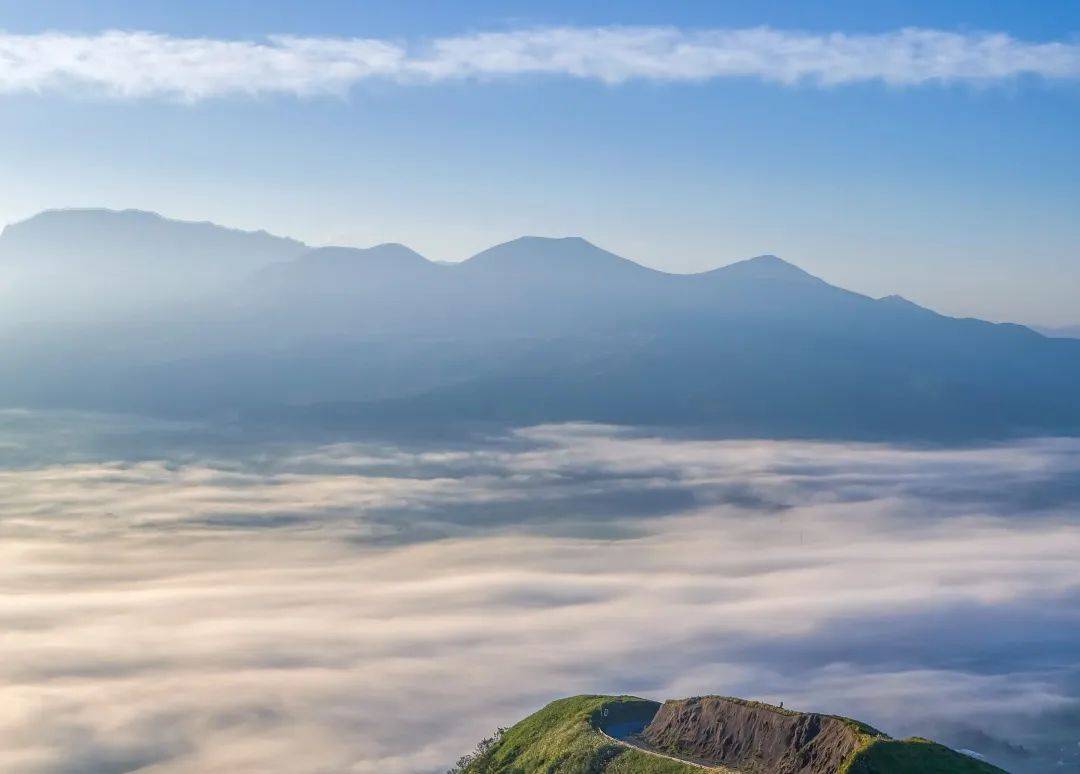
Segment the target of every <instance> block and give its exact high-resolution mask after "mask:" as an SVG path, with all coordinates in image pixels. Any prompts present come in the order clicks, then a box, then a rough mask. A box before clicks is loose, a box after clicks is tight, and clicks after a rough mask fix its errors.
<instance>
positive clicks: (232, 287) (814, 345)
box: [0, 211, 1080, 440]
mask: <svg viewBox="0 0 1080 774" xmlns="http://www.w3.org/2000/svg"><path fill="white" fill-rule="evenodd" d="M31 225H32V226H33V227H32V228H31ZM28 234H30V235H31V236H32V238H30V236H27V235H28ZM35 262H39V263H43V264H47V265H50V266H56V267H60V269H59V271H60V272H61V273H62V274H63V275H64V282H66V283H69V284H70V283H74V284H78V283H81V282H84V281H90V279H92V278H93V277H95V276H98V275H100V274H101V272H103V271H105V268H103V267H107V270H108V272H109V273H110V276H116V277H118V279H117V282H118V284H119V285H120V287H119V288H118V289H117V290H116V293H117V295H123V296H125V297H126V296H128V295H130V290H131V288H130V287H129V285H128V284H126V283H125V282H124V281H123V277H124V273H125V272H127V273H129V274H130V275H131V276H133V277H138V281H137V282H133V283H131V284H132V285H134V286H135V287H138V288H139V292H140V293H142V294H145V297H146V298H153V299H154V303H153V304H147V305H144V306H143V307H142V308H141V309H139V310H138V311H137V312H132V311H131V307H130V304H128V303H121V302H120V301H117V302H115V303H113V302H111V301H110V292H111V291H109V290H108V288H107V287H103V286H101V285H100V284H99V285H98V286H97V287H98V291H97V292H98V296H99V298H98V299H97V301H98V303H96V304H94V305H92V306H91V307H87V308H83V307H80V306H79V305H78V304H75V303H73V302H72V301H71V300H70V298H68V297H66V296H65V295H64V294H63V293H58V294H57V296H56V298H55V299H53V300H52V301H51V302H50V300H49V299H48V298H44V299H41V300H39V301H37V303H39V304H41V305H43V306H44V307H46V308H43V309H38V310H37V311H36V313H35V314H31V315H28V316H26V317H24V318H18V316H17V315H16V316H15V317H12V315H10V314H9V315H6V316H5V317H4V322H5V327H4V328H3V329H0V331H2V336H0V347H2V348H3V352H4V356H5V360H6V362H8V363H9V364H11V365H12V368H10V369H8V372H7V374H6V375H4V376H3V377H0V402H2V403H3V404H4V405H49V406H64V407H71V408H92V409H98V410H101V409H104V410H125V411H143V412H154V413H168V414H183V415H192V414H194V415H209V414H223V413H225V414H228V415H233V416H241V417H243V418H245V419H246V420H247V421H255V422H259V423H264V424H270V425H278V426H280V425H287V426H289V427H308V426H318V427H322V428H327V429H335V428H340V429H346V430H350V431H351V430H355V429H357V428H362V429H367V430H370V431H373V432H374V431H391V432H392V431H394V430H395V429H403V428H414V429H415V428H428V429H431V428H445V427H449V426H455V425H468V424H470V423H477V422H479V423H484V422H499V423H512V424H524V423H535V422H549V421H566V420H587V421H598V422H613V423H624V424H654V425H675V426H683V427H693V428H696V429H701V430H703V431H706V432H711V433H715V434H720V435H730V436H753V437H822V438H854V439H869V438H881V439H885V438H888V439H912V440H967V439H975V438H999V437H1007V436H1015V435H1024V434H1046V433H1056V434H1074V433H1077V432H1080V400H1078V399H1077V397H1076V396H1077V395H1080V341H1078V340H1075V339H1068V338H1050V337H1045V336H1042V335H1040V334H1038V333H1035V332H1033V331H1031V330H1029V329H1028V328H1025V327H1022V326H1018V325H1009V324H992V323H988V322H983V321H980V320H973V319H956V318H951V317H946V316H943V315H939V314H937V313H935V312H933V311H931V310H928V309H925V308H923V307H920V306H918V305H916V304H914V303H912V302H910V301H907V300H905V299H903V298H901V297H899V296H889V297H886V298H883V299H874V298H870V297H867V296H864V295H861V294H859V293H854V292H851V291H848V290H844V289H842V288H838V287H835V286H833V285H830V284H829V283H827V282H825V281H824V280H822V279H819V278H817V277H814V276H812V275H810V274H808V273H806V272H805V271H803V270H801V269H799V268H798V267H796V266H793V265H792V264H790V263H787V262H785V261H783V260H781V259H780V258H777V257H775V256H768V255H766V256H759V257H757V258H752V259H749V260H746V261H741V262H739V263H735V264H732V265H729V266H724V267H721V268H718V269H715V270H713V271H709V272H704V273H700V274H693V275H680V274H668V273H664V272H660V271H656V270H653V269H650V268H647V267H644V266H641V265H639V264H637V263H634V262H633V261H630V260H627V259H625V258H622V257H620V256H617V255H615V254H613V253H610V252H608V251H606V250H603V249H601V248H599V247H596V246H595V245H592V244H590V243H589V242H587V241H585V240H583V239H580V238H567V239H547V238H540V237H523V238H521V239H517V240H514V241H511V242H507V243H505V244H502V245H497V246H495V247H492V248H490V249H488V250H485V251H483V252H481V253H479V254H478V255H476V256H473V257H472V258H470V259H468V260H466V261H463V262H461V263H459V264H444V263H437V262H433V261H429V260H427V259H426V258H424V257H423V256H421V255H419V254H418V253H416V252H415V251H413V250H411V249H409V248H407V247H405V246H403V245H398V244H385V245H379V246H376V247H372V248H368V249H357V248H345V247H327V248H314V249H311V248H307V247H306V246H304V245H301V244H299V243H296V242H293V241H291V240H281V239H278V238H276V237H271V236H269V235H267V234H265V233H262V232H254V233H251V232H235V231H231V230H227V229H221V228H219V227H216V226H211V225H209V224H190V223H181V222H177V221H168V220H165V219H163V218H160V217H159V216H155V215H149V214H146V213H130V212H125V213H112V212H108V211H79V212H64V211H59V212H53V213H49V214H48V215H47V216H46V215H42V216H38V217H37V218H35V219H32V220H31V221H28V222H27V223H24V224H19V225H16V226H11V227H9V228H8V229H7V230H5V232H4V234H3V236H2V237H0V276H3V272H4V271H5V268H10V267H15V266H25V265H26V264H27V263H31V264H32V263H35ZM208 267H210V268H208ZM192 275H197V276H199V277H200V278H202V279H200V281H199V282H189V281H187V280H186V278H187V277H189V276H192ZM206 277H210V278H211V279H212V282H209V283H207V282H206V281H205V278H206ZM88 278H89V279H88ZM208 284H209V285H210V286H209V287H207V285H208ZM16 287H17V285H16ZM50 304H51V305H50ZM8 306H9V307H10V306H11V305H8ZM32 320H36V321H38V322H34V323H33V324H31V321H32ZM41 320H46V321H48V322H41Z"/></svg>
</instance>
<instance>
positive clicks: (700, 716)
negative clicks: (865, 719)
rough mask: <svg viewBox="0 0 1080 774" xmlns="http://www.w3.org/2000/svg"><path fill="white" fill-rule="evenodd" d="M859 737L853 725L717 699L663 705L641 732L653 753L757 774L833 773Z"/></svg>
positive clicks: (712, 697)
mask: <svg viewBox="0 0 1080 774" xmlns="http://www.w3.org/2000/svg"><path fill="white" fill-rule="evenodd" d="M866 732H867V733H871V734H873V733H875V732H874V731H873V730H872V729H869V728H867V729H866ZM861 736H862V733H861V730H860V727H859V726H858V725H857V724H855V723H854V722H853V721H848V720H845V719H842V718H837V717H833V716H831V715H819V714H817V713H801V712H790V711H786V710H782V709H779V708H777V707H772V706H769V705H766V704H759V703H756V702H749V701H744V700H741V699H732V698H727V697H722V696H702V697H695V698H691V699H678V700H672V701H667V702H664V704H663V706H662V707H661V708H660V710H659V711H658V712H657V713H656V715H655V716H654V717H653V719H652V721H651V722H650V723H649V724H648V725H647V726H646V727H645V728H644V730H643V731H642V732H641V738H642V739H643V740H644V741H645V742H646V743H647V744H648V745H650V746H651V747H653V748H655V749H657V750H663V751H666V752H670V753H673V754H678V755H680V756H683V757H686V758H689V759H692V760H696V761H700V762H702V763H706V764H712V765H721V766H729V767H732V768H735V769H737V770H739V771H742V772H761V773H762V774H764V773H765V772H769V773H770V774H833V772H836V771H838V770H839V769H840V766H841V764H843V762H844V761H845V760H846V759H847V758H848V757H849V756H851V755H852V754H853V753H854V752H855V751H856V750H857V749H858V747H859V746H860V744H861Z"/></svg>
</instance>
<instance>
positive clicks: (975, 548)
mask: <svg viewBox="0 0 1080 774" xmlns="http://www.w3.org/2000/svg"><path fill="white" fill-rule="evenodd" d="M68 424H73V422H70V421H69V422H68ZM1078 467H1080V445H1078V444H1077V442H1076V441H1074V440H1047V441H1032V442H1027V443H1023V444H1014V445H1002V446H994V447H987V448H968V449H953V450H945V449H899V448H894V447H889V446H883V445H843V444H826V443H805V442H754V441H735V442H717V441H701V440H697V441H691V440H679V439H672V438H666V439H664V438H652V437H645V436H642V435H640V434H637V433H634V432H632V431H627V430H616V429H613V428H604V427H595V426H546V427H539V428H532V429H528V430H524V431H521V432H519V433H518V434H516V436H515V438H512V439H505V438H504V439H495V441H493V442H492V443H491V444H487V445H482V446H478V447H469V446H459V447H455V448H453V449H445V450H444V449H437V448H436V449H419V450H418V449H412V450H410V449H405V448H395V447H391V446H383V445H378V444H339V445H334V446H325V447H316V448H291V449H287V450H284V451H283V452H282V453H281V455H280V456H277V457H275V456H274V450H273V449H270V448H262V447H261V448H260V450H259V451H258V453H257V454H256V455H255V459H254V461H253V460H251V459H247V460H245V459H244V458H243V456H242V455H241V456H240V457H239V458H232V459H225V460H222V459H218V458H217V457H216V456H214V455H209V456H206V457H202V458H190V457H189V455H187V454H181V455H178V456H177V457H170V456H168V455H163V459H162V460H149V461H142V462H124V461H113V462H100V461H94V460H91V459H83V460H82V461H81V462H78V463H70V464H50V465H46V466H33V465H30V466H20V467H18V468H9V469H6V470H0V503H2V504H3V505H2V508H0V589H2V590H3V591H4V592H5V593H4V594H0V631H3V632H4V636H3V637H2V638H0V770H4V771H7V770H17V771H26V772H49V771H70V770H76V769H77V770H80V771H128V770H134V769H139V768H140V767H144V769H145V770H148V771H155V772H170V771H176V772H180V771H206V770H210V771H217V770H228V771H265V772H270V771H289V772H305V771H353V772H376V771H378V772H403V773H405V772H435V771H442V770H445V766H446V764H447V763H449V762H450V761H452V760H454V759H455V758H456V757H457V755H459V754H461V753H462V752H464V751H466V750H467V749H469V748H470V747H471V746H472V744H473V743H474V742H475V741H476V739H477V738H479V737H480V736H481V735H483V734H484V733H486V732H488V731H490V730H491V729H492V728H494V727H495V726H496V725H499V724H505V723H507V722H510V721H512V720H514V719H516V718H517V717H520V716H521V715H523V714H524V713H526V712H528V711H530V710H531V709H534V708H535V707H536V706H537V705H539V704H540V703H542V702H544V701H546V700H547V699H550V698H552V697H554V696H557V695H559V694H567V693H575V692H594V691H595V692H623V691H625V692H631V693H639V694H646V695H650V696H654V697H658V698H660V697H665V696H680V695H688V694H699V693H704V692H722V693H733V694H745V695H750V696H757V697H761V698H767V699H777V698H783V699H786V700H787V702H788V703H789V704H791V705H794V706H799V707H812V708H814V709H821V710H825V711H833V712H845V713H848V714H855V715H859V716H862V717H863V718H864V719H866V720H868V721H871V722H874V723H876V724H879V725H881V726H883V727H884V728H885V729H886V730H888V731H894V730H896V731H909V730H910V731H921V732H923V733H931V732H933V731H934V729H935V726H933V721H934V720H948V719H951V718H971V717H977V718H978V722H979V723H980V724H981V726H982V727H986V728H990V729H993V728H995V727H996V728H999V729H1006V730H1007V731H1008V733H1009V735H1010V738H1015V737H1014V736H1013V735H1019V734H1020V733H1021V732H1020V730H1019V729H1020V721H1021V720H1023V718H1024V717H1026V716H1030V715H1034V714H1038V713H1040V712H1054V711H1057V710H1060V709H1061V708H1067V707H1069V706H1075V687H1074V686H1070V684H1069V682H1068V679H1067V672H1068V669H1069V667H1071V665H1073V664H1074V662H1075V659H1073V658H1072V656H1071V655H1070V654H1073V653H1075V651H1076V646H1077V644H1078V643H1080V633H1078V632H1076V631H1075V627H1071V626H1068V625H1066V623H1067V622H1070V621H1074V620H1075V616H1076V614H1077V609H1078V607H1077V606H1078V605H1080V585H1078V584H1080V572H1078V560H1077V557H1078V556H1080V532H1078V531H1077V529H1076V526H1077V518H1078V517H1077V511H1076V507H1075V506H1076V502H1077V497H1080V491H1077V489H1076V487H1075V481H1076V480H1077V470H1078ZM665 481H666V482H667V485H671V483H672V482H674V483H676V484H678V485H679V486H683V487H688V488H690V489H692V490H693V491H694V492H695V494H696V498H695V499H694V500H693V501H692V502H687V501H683V500H676V501H675V502H676V504H681V505H679V507H678V510H677V512H675V513H668V514H667V515H665V516H663V517H662V518H654V517H652V515H651V514H644V515H643V514H640V513H638V514H634V515H632V516H627V515H625V513H624V511H623V509H624V508H627V507H628V503H630V502H631V501H632V500H636V499H640V498H641V497H642V496H643V495H642V493H643V492H646V491H649V490H657V489H661V490H662V489H663V488H664V486H665ZM735 483H738V484H740V485H744V486H746V487H748V488H749V489H750V490H752V491H753V492H755V493H756V494H757V499H759V500H761V501H763V502H784V503H786V504H787V507H784V508H782V509H772V508H769V507H765V508H760V509H759V508H757V507H756V506H754V505H752V503H753V502H754V498H752V497H748V496H747V494H746V493H745V492H736V493H735V496H734V497H733V498H729V497H728V494H731V491H730V490H729V489H728V488H727V487H729V486H730V485H732V484H735ZM598 492H603V493H607V494H609V495H613V496H614V495H616V494H618V493H620V492H622V493H630V495H631V497H630V498H629V499H628V498H625V497H623V498H615V499H613V500H612V501H611V502H610V503H609V506H610V507H609V508H608V510H606V511H603V512H602V513H600V512H596V511H594V512H593V514H592V517H594V518H603V519H604V520H606V522H607V523H608V524H610V525H616V524H619V525H624V526H625V525H629V526H631V527H633V528H634V529H635V531H634V533H633V534H632V535H631V538H630V539H626V536H625V535H622V536H616V537H615V538H614V539H607V538H605V537H603V536H600V537H598V536H597V535H595V534H594V535H584V536H583V535H580V534H573V533H571V534H566V533H565V532H562V531H560V529H558V528H556V529H552V530H546V531H545V530H542V529H540V527H542V526H544V527H553V526H554V527H559V525H560V519H565V517H566V516H567V515H568V516H569V517H571V519H572V520H573V522H574V523H577V522H578V521H579V517H578V515H577V514H578V513H579V510H580V508H581V507H582V506H581V503H582V502H584V501H585V500H587V499H588V498H589V497H592V496H595V495H596V493H598ZM1031 492H1038V493H1051V494H1054V493H1055V492H1056V494H1054V496H1052V497H1049V498H1045V499H1037V500H1032V501H1030V502H1029V497H1028V494H1025V493H1031ZM545 503H546V504H545ZM748 503H751V504H748ZM469 505H472V506H474V507H481V506H489V505H494V506H496V510H497V511H498V512H499V513H500V514H501V517H500V519H499V520H498V521H495V522H485V523H483V524H479V525H478V524H475V523H467V522H466V521H463V520H465V519H467V518H471V517H472V516H474V515H475V512H464V513H463V512H459V511H458V510H456V509H458V508H461V507H465V506H469ZM529 507H531V508H534V509H536V508H541V509H543V514H542V517H538V516H535V514H534V515H533V516H532V517H527V516H526V515H524V514H525V511H526V508H529ZM274 513H278V514H292V515H295V516H296V517H298V518H297V519H296V520H295V521H292V522H285V523H281V524H277V523H275V522H273V521H272V520H271V521H267V514H274ZM481 513H486V511H481ZM530 518H531V520H532V523H530ZM440 520H442V522H443V523H442V527H445V528H446V529H445V530H444V532H442V533H441V534H444V535H445V534H450V535H452V536H453V537H451V538H447V539H441V540H419V541H412V540H408V539H406V540H402V541H400V542H399V543H397V544H389V545H388V544H383V543H379V542H371V541H370V540H369V539H368V538H369V537H371V536H372V535H375V536H377V535H379V534H380V533H381V532H382V531H383V530H386V529H400V530H402V531H404V532H405V533H406V535H407V534H408V532H409V530H410V529H412V527H414V526H415V524H416V523H417V522H418V521H419V522H432V521H434V522H439V521H440ZM268 526H269V527H273V528H272V529H268V528H267V527H268ZM1054 642H1057V643H1058V647H1060V648H1061V653H1062V656H1061V660H1062V662H1063V663H1064V665H1065V666H1064V668H1056V667H1054V665H1053V664H1052V663H1049V662H1051V661H1052V659H1047V658H1046V656H1047V653H1048V652H1050V650H1049V649H1050V648H1052V647H1053V645H1052V643H1054ZM1040 643H1047V644H1040ZM991 644H992V648H991V647H990V645H991ZM1070 659H1071V660H1070ZM1047 725H1048V723H1047V722H1046V721H1045V720H1040V721H1039V727H1040V729H1041V730H1043V731H1045V728H1046V727H1047ZM1067 731H1068V733H1072V729H1071V728H1068V729H1067Z"/></svg>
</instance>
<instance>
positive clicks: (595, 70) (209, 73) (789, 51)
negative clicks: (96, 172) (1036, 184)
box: [0, 26, 1080, 100]
mask: <svg viewBox="0 0 1080 774" xmlns="http://www.w3.org/2000/svg"><path fill="white" fill-rule="evenodd" d="M521 75H557V76H564V77H570V78H580V79H588V80H596V81H602V82H605V83H621V82H624V81H628V80H635V79H638V80H657V81H704V80H710V79H715V78H733V77H738V78H758V79H761V80H764V81H772V82H778V83H786V84H793V83H802V82H805V83H812V84H818V85H836V84H848V83H858V82H864V81H880V82H884V83H888V84H893V85H898V86H913V85H918V84H923V83H928V82H942V83H951V82H978V83H987V82H994V81H1000V80H1003V79H1010V78H1015V77H1017V76H1023V75H1033V76H1039V77H1043V78H1052V79H1076V78H1078V77H1080V46H1078V45H1077V44H1075V43H1073V42H1063V41H1045V42H1036V41H1025V40H1019V39H1017V38H1014V37H1012V36H1010V35H1008V34H1005V33H1001V32H950V31H945V30H934V29H919V28H907V29H901V30H895V31H891V32H884V33H874V34H861V33H846V32H831V33H812V32H801V31H791V30H777V29H772V28H769V27H755V28H748V29H703V30H702V29H680V28H676V27H640V26H639V27H634V26H609V27H541V28H529V29H517V30H508V31H499V32H478V33H471V34H463V35H454V36H447V37H441V38H434V39H430V40H424V41H416V42H407V41H400V40H384V39H377V38H323V37H295V36H286V35H279V36H272V37H269V38H266V39H263V40H227V39H213V38H179V37H174V36H170V35H165V34H159V33H153V32H143V31H123V30H111V31H107V32H102V33H99V34H90V35H87V34H69V33H62V32H44V33H36V34H21V35H19V34H0V93H3V92H7V93H18V92H35V91H45V90H57V89H61V90H62V89H68V88H72V87H74V88H76V89H84V88H86V87H90V88H93V89H96V90H98V91H99V93H101V94H103V95H106V96H113V97H123V98H137V97H162V96H163V97H171V98H181V99H185V100H199V99H205V98H208V97H221V96H227V95H237V94H247V95H256V94H272V93H277V94H292V95H296V96H311V95H319V94H341V93H344V92H346V91H348V89H349V88H351V87H352V86H354V85H356V84H358V83H361V82H363V81H365V80H369V79H383V80H394V81H407V82H435V81H443V80H450V79H462V78H505V77H514V76H521Z"/></svg>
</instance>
